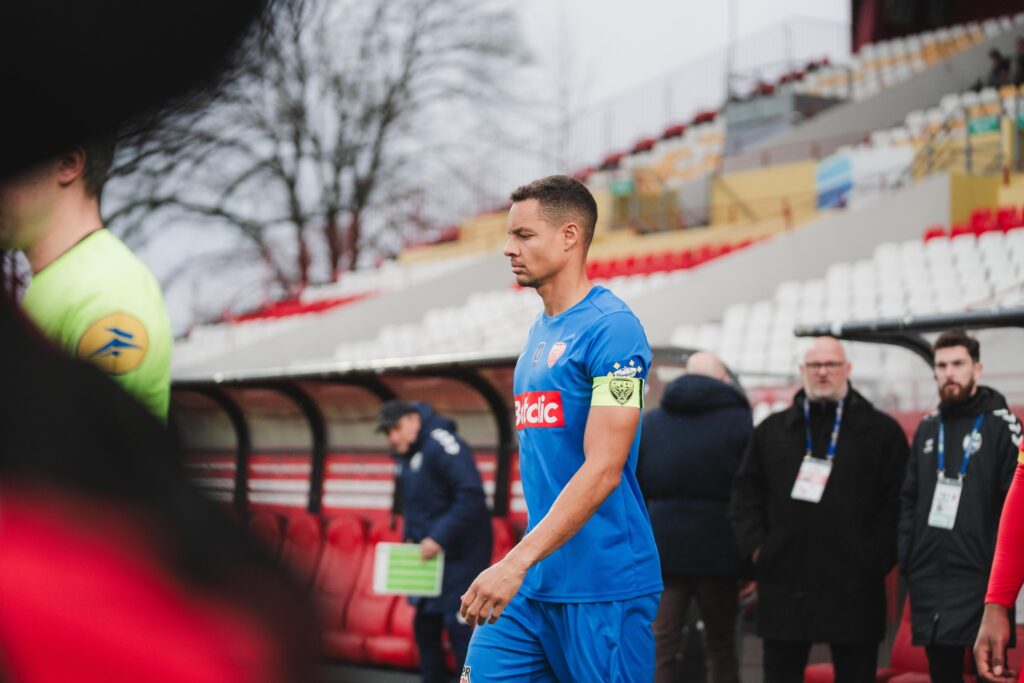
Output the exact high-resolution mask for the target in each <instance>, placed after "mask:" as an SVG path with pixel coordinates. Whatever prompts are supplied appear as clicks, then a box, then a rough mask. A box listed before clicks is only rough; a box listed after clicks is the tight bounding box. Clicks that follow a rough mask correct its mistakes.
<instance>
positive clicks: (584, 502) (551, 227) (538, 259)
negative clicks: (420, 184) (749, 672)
mask: <svg viewBox="0 0 1024 683" xmlns="http://www.w3.org/2000/svg"><path fill="white" fill-rule="evenodd" d="M511 199H512V208H511V209H510V211H509V215H508V242H507V243H506V246H505V255H506V256H507V257H509V259H511V262H512V272H513V273H514V274H515V277H516V282H518V283H519V285H520V286H523V287H533V288H534V289H536V290H537V293H538V294H539V295H540V297H541V299H543V301H544V311H543V312H542V313H540V314H539V315H538V316H537V319H536V321H535V322H534V323H533V327H532V328H531V329H530V336H529V339H528V340H527V343H526V348H525V350H524V351H523V353H522V355H521V356H520V357H519V361H518V362H517V363H516V370H515V379H514V392H515V406H516V430H517V434H518V437H519V469H520V473H521V475H522V482H523V493H524V494H525V497H526V505H527V510H528V523H527V533H526V536H525V537H524V538H523V540H522V541H520V542H519V544H518V545H516V546H515V547H514V548H513V549H512V550H511V551H509V553H508V554H507V555H506V556H505V557H504V559H502V560H501V561H500V562H498V563H497V564H495V565H493V566H491V567H490V568H489V569H487V570H486V571H484V572H483V573H482V574H480V575H479V576H478V577H477V578H476V580H475V581H474V582H473V584H472V585H471V586H470V587H469V590H467V591H466V593H465V595H464V596H463V599H462V607H461V613H462V616H463V617H464V618H465V619H467V620H468V621H470V622H476V623H477V625H478V626H477V628H476V630H475V631H474V633H473V639H472V641H471V643H470V646H469V654H468V656H467V658H466V666H465V667H464V668H463V670H462V678H461V681H462V683H485V682H487V681H563V682H567V681H585V682H590V681H593V682H594V683H597V682H600V683H608V682H609V681H645V682H647V681H651V680H652V678H653V676H654V636H653V633H652V630H651V625H652V623H653V622H654V617H655V616H656V614H657V610H658V600H659V597H660V593H661V588H662V584H661V569H660V565H659V562H658V551H657V549H656V548H655V545H654V536H653V534H652V532H651V524H650V520H649V519H648V517H647V510H646V507H645V505H644V501H643V497H642V496H641V494H640V488H639V486H638V485H637V480H636V474H635V471H636V459H637V447H638V445H639V442H640V429H639V424H640V410H641V407H642V406H643V395H644V382H645V379H646V377H647V373H648V371H649V370H650V365H651V350H650V347H649V346H648V344H647V338H646V336H645V334H644V330H643V327H642V326H641V325H640V321H639V320H637V318H636V316H635V315H633V313H632V311H630V310H629V307H628V306H626V304H625V303H623V302H622V301H621V300H620V299H619V298H618V297H616V296H615V295H614V294H612V293H611V292H610V291H608V290H607V289H605V288H604V287H602V286H600V285H594V284H593V283H591V282H590V280H589V279H588V278H587V276H586V258H587V249H588V247H589V246H590V241H591V239H592V238H593V235H594V225H595V224H596V222H597V203H596V202H595V201H594V198H593V196H592V195H591V194H590V191H589V190H587V188H586V187H585V186H584V185H583V184H582V183H580V182H578V181H576V180H574V179H572V178H569V177H566V176H551V177H548V178H542V179H540V180H536V181H534V182H532V183H530V184H529V185H525V186H523V187H520V188H519V189H517V190H516V191H515V192H513V193H512V197H511Z"/></svg>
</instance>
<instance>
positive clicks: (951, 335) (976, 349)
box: [932, 330, 981, 363]
mask: <svg viewBox="0 0 1024 683" xmlns="http://www.w3.org/2000/svg"><path fill="white" fill-rule="evenodd" d="M954 346H962V347H964V348H965V349H967V353H968V354H969V355H970V357H971V359H972V360H973V361H974V362H975V363H978V362H980V361H981V344H979V343H978V340H977V339H975V338H974V337H972V336H971V335H969V334H967V333H966V332H964V331H963V330H950V331H949V332H943V333H942V334H940V335H939V337H938V338H937V339H936V340H935V343H934V344H933V345H932V355H935V352H936V351H938V350H939V349H948V348H952V347H954Z"/></svg>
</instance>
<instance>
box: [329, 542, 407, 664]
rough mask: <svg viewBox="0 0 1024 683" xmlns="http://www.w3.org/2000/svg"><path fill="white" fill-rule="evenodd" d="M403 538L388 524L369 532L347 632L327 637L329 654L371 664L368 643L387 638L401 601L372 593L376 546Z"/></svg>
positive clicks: (349, 606)
mask: <svg viewBox="0 0 1024 683" xmlns="http://www.w3.org/2000/svg"><path fill="white" fill-rule="evenodd" d="M401 538H402V534H401V530H400V528H397V529H390V528H389V527H388V525H387V524H386V523H378V524H375V525H374V526H373V527H372V528H371V529H370V533H369V535H368V539H369V544H368V546H367V549H366V553H365V554H364V556H363V562H362V567H360V570H359V578H358V579H357V580H356V587H355V592H354V593H353V595H352V598H351V600H350V601H349V604H348V608H347V609H346V610H345V626H344V629H343V630H341V631H334V632H328V633H327V634H326V635H325V637H324V646H325V649H326V651H327V654H329V655H332V656H335V657H340V658H342V659H346V660H348V661H351V662H364V661H368V653H367V650H366V642H367V639H368V638H372V637H376V636H383V635H387V634H388V627H389V625H390V622H391V613H392V612H393V611H394V609H395V605H396V603H397V602H398V600H399V598H397V597H395V596H393V595H377V594H376V593H374V592H373V562H374V547H375V546H376V544H377V543H380V542H393V543H394V542H398V541H400V540H401Z"/></svg>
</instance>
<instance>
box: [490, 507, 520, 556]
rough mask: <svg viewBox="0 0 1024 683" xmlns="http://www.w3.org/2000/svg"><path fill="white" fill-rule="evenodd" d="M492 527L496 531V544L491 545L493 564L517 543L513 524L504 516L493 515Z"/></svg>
mask: <svg viewBox="0 0 1024 683" xmlns="http://www.w3.org/2000/svg"><path fill="white" fill-rule="evenodd" d="M491 529H492V530H493V532H494V544H493V545H492V546H491V548H492V549H491V564H494V563H495V562H497V561H498V560H500V559H502V558H503V557H505V553H507V552H508V551H509V550H512V546H514V545H515V544H516V535H515V533H514V532H513V531H512V526H511V525H510V524H509V523H508V520H507V519H505V518H504V517H492V518H491Z"/></svg>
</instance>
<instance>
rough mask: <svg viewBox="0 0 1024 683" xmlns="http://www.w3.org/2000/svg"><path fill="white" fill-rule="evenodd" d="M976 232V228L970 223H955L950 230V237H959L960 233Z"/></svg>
mask: <svg viewBox="0 0 1024 683" xmlns="http://www.w3.org/2000/svg"><path fill="white" fill-rule="evenodd" d="M973 233H974V229H973V228H972V227H971V224H970V223H955V224H954V225H953V228H952V229H951V230H950V232H949V236H950V237H959V236H960V235H970V234H973Z"/></svg>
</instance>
